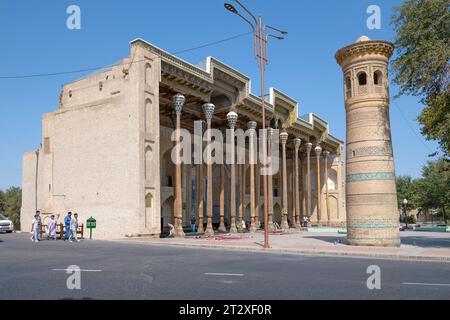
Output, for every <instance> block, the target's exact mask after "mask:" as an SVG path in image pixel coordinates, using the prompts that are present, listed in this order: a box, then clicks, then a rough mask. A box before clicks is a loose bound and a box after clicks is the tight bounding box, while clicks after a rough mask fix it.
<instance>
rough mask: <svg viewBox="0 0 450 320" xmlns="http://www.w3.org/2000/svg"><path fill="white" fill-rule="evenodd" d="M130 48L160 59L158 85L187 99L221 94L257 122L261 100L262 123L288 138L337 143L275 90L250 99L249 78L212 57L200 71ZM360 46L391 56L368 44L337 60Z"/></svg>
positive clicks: (383, 46) (384, 45)
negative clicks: (278, 127) (276, 123)
mask: <svg viewBox="0 0 450 320" xmlns="http://www.w3.org/2000/svg"><path fill="white" fill-rule="evenodd" d="M131 45H132V46H140V47H142V48H145V49H146V50H149V51H151V52H153V53H155V54H156V55H158V56H159V57H160V58H161V81H162V83H163V84H164V85H166V86H171V87H172V88H173V89H174V90H180V91H181V92H188V93H189V94H190V95H192V96H196V97H197V98H196V99H201V100H204V101H205V102H206V101H209V98H210V97H211V95H214V94H218V93H219V94H224V95H226V96H228V97H230V100H231V101H232V105H231V106H230V108H235V109H236V111H237V112H238V113H240V114H241V115H242V116H243V117H242V119H243V120H244V119H247V120H257V121H260V119H261V115H262V112H261V104H262V99H265V102H266V103H265V107H266V121H270V120H271V119H272V118H276V119H279V120H281V123H282V126H283V128H285V129H286V130H288V132H289V133H290V134H292V136H298V137H301V138H304V139H306V138H307V137H310V136H315V137H317V138H319V139H322V141H323V142H325V143H329V144H330V145H334V144H336V142H337V143H338V144H339V143H341V141H340V140H337V139H331V140H329V139H328V138H327V137H329V136H330V135H329V133H328V129H329V126H328V123H327V122H326V121H325V120H323V119H321V118H320V117H318V116H317V115H314V114H309V115H308V116H307V118H306V119H305V117H298V111H299V108H298V102H297V101H296V100H295V99H293V98H291V97H290V96H289V95H287V94H285V93H284V92H282V91H280V90H278V89H275V88H270V91H269V95H268V96H267V97H260V96H256V95H254V94H253V93H251V79H250V78H249V77H247V76H246V75H245V74H243V73H241V72H239V71H237V70H236V69H233V68H232V67H230V66H228V65H227V64H225V63H223V62H221V61H219V60H217V59H215V58H213V57H208V58H206V60H204V61H203V63H202V67H199V66H195V65H193V64H191V63H189V62H186V61H184V60H182V59H180V58H178V57H176V56H174V55H172V54H170V53H168V52H166V51H164V50H162V49H160V48H158V47H156V46H154V45H152V44H150V43H148V42H146V41H144V40H142V39H136V40H133V41H131ZM361 46H363V47H364V48H366V49H364V50H369V49H370V50H371V52H374V51H376V50H378V51H380V52H386V54H389V53H392V49H393V46H392V45H391V44H390V43H388V42H383V41H370V42H366V43H364V44H361V43H358V44H355V45H351V46H348V47H346V48H343V49H342V50H340V51H342V52H341V53H339V52H338V54H340V55H339V57H340V56H341V55H342V56H344V55H347V54H353V52H354V53H355V54H356V53H357V52H363V51H364V50H362V49H360V48H359V47H361ZM389 49H390V51H389ZM338 54H337V55H338ZM182 89H184V90H182ZM224 111H225V110H224ZM222 116H223V114H222ZM216 120H217V119H216ZM327 139H328V140H327ZM327 141H329V142H327Z"/></svg>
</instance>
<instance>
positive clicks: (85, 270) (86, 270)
mask: <svg viewBox="0 0 450 320" xmlns="http://www.w3.org/2000/svg"><path fill="white" fill-rule="evenodd" d="M52 271H67V269H52ZM70 271H72V269H70ZM80 271H83V272H102V270H89V269H80Z"/></svg>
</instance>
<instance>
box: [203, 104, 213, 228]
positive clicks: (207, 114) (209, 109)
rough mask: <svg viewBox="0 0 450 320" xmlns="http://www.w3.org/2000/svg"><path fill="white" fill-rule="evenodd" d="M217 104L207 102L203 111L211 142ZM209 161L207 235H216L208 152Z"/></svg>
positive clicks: (209, 157) (209, 159) (209, 163)
mask: <svg viewBox="0 0 450 320" xmlns="http://www.w3.org/2000/svg"><path fill="white" fill-rule="evenodd" d="M214 108H215V106H214V105H213V104H212V103H205V104H204V105H203V112H204V113H205V118H206V123H207V126H208V128H207V134H206V140H207V142H208V143H209V144H210V143H211V119H212V115H213V113H214ZM210 151H211V150H210ZM207 156H208V159H207V160H208V161H207V163H206V169H207V190H206V230H205V235H208V236H211V235H214V230H213V226H212V215H213V192H212V191H213V190H212V184H213V179H212V155H211V152H208V154H207Z"/></svg>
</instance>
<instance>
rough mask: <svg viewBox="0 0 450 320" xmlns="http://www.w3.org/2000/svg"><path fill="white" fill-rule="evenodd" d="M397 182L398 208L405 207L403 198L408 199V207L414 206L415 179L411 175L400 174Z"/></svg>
mask: <svg viewBox="0 0 450 320" xmlns="http://www.w3.org/2000/svg"><path fill="white" fill-rule="evenodd" d="M395 180H396V181H395V184H396V187H397V202H398V208H399V209H403V200H404V199H406V200H408V205H407V209H409V208H414V207H415V205H414V204H413V203H412V199H413V189H412V185H413V179H412V178H411V177H410V176H398V177H397V178H396V179H395Z"/></svg>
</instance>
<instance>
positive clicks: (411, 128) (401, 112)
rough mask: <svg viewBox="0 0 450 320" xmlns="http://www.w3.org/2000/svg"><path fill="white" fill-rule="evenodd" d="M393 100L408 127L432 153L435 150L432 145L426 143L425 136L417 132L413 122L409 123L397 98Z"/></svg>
mask: <svg viewBox="0 0 450 320" xmlns="http://www.w3.org/2000/svg"><path fill="white" fill-rule="evenodd" d="M392 101H393V102H394V104H395V106H396V107H397V108H396V109H397V110H398V111H399V113H400V115H401V116H402V118H403V120H404V121H405V122H406V124H407V125H408V128H409V129H410V130H411V132H412V133H413V134H414V135H415V136H416V137H417V139H418V140H419V141H420V142H421V143H422V144H423V145H424V147H425V148H426V149H428V151H430V152H431V153H434V151H433V150H431V149H430V147H428V146H427V144H426V143H425V141H424V140H423V138H422V137H421V136H420V135H419V134H418V133H417V132H416V130H414V128H413V127H412V126H411V124H410V123H409V121H408V119H407V118H406V116H405V114H404V113H403V111H402V109H401V108H400V106H399V105H398V104H397V101H396V100H395V99H392Z"/></svg>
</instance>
